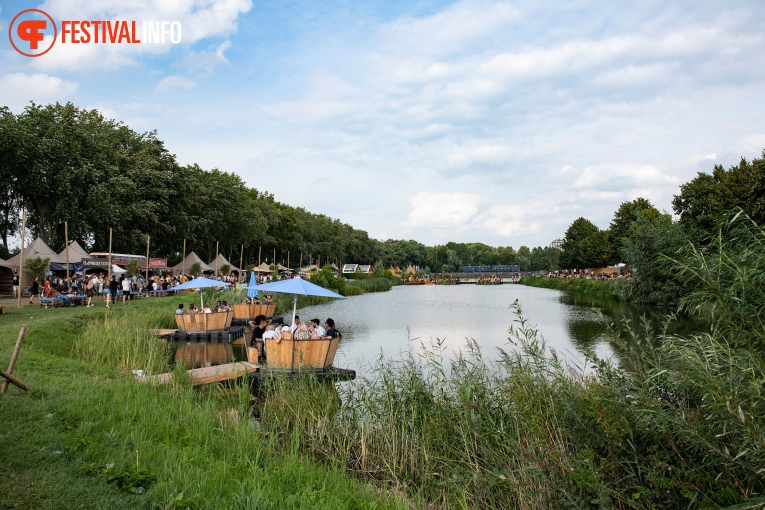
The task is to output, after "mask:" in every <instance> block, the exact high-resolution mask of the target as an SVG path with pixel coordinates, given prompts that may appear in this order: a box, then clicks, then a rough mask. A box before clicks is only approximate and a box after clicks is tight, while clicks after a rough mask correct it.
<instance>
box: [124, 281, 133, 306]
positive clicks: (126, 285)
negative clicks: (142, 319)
mask: <svg viewBox="0 0 765 510" xmlns="http://www.w3.org/2000/svg"><path fill="white" fill-rule="evenodd" d="M132 287H133V285H132V283H131V282H130V278H124V279H123V280H122V305H123V306H124V305H125V301H126V300H127V301H130V289H131V288H132ZM128 304H130V303H128Z"/></svg>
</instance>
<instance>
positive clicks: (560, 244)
mask: <svg viewBox="0 0 765 510" xmlns="http://www.w3.org/2000/svg"><path fill="white" fill-rule="evenodd" d="M550 248H558V249H559V250H562V249H563V239H560V238H558V239H556V240H555V241H553V242H551V243H550Z"/></svg>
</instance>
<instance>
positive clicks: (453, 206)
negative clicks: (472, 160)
mask: <svg viewBox="0 0 765 510" xmlns="http://www.w3.org/2000/svg"><path fill="white" fill-rule="evenodd" d="M483 200H484V199H483V197H481V196H480V195H476V194H472V193H459V192H455V193H432V192H430V191H421V192H419V193H417V194H416V195H414V196H413V197H412V198H410V199H409V204H410V205H411V207H412V210H411V211H410V212H409V217H407V219H406V221H405V222H404V225H405V226H407V227H418V228H433V227H436V228H439V227H459V226H463V225H465V224H466V223H467V222H468V221H469V220H470V218H472V217H473V216H475V214H476V213H477V212H478V204H480V203H481V202H482V201H483Z"/></svg>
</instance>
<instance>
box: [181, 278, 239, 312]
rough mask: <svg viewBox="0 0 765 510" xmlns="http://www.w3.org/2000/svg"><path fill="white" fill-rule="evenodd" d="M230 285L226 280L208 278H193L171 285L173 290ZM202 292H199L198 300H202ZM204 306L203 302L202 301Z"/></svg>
mask: <svg viewBox="0 0 765 510" xmlns="http://www.w3.org/2000/svg"><path fill="white" fill-rule="evenodd" d="M229 285H231V284H230V283H228V282H219V281H218V280H211V279H210V278H194V279H193V280H189V281H187V282H186V283H182V284H180V285H178V286H177V287H173V290H186V289H206V288H208V287H228V286H229ZM202 300H203V297H202V293H201V292H200V293H199V301H200V302H202ZM202 307H204V302H202Z"/></svg>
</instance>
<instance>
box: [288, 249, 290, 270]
mask: <svg viewBox="0 0 765 510" xmlns="http://www.w3.org/2000/svg"><path fill="white" fill-rule="evenodd" d="M289 268H290V251H289V250H287V269H289Z"/></svg>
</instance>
